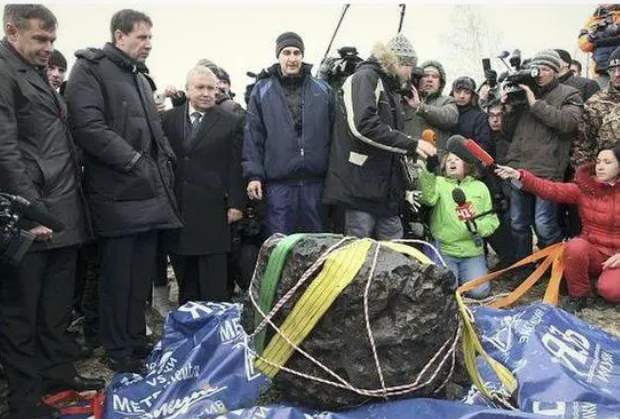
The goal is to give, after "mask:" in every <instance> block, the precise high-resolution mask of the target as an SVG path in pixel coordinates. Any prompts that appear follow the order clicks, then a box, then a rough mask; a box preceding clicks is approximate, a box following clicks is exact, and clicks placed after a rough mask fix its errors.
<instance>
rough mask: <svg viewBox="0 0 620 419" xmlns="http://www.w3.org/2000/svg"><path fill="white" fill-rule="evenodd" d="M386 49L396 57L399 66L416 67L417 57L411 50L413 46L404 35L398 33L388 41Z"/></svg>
mask: <svg viewBox="0 0 620 419" xmlns="http://www.w3.org/2000/svg"><path fill="white" fill-rule="evenodd" d="M387 47H388V48H389V49H390V50H391V51H392V52H393V53H394V54H396V56H397V57H398V60H399V61H400V64H401V65H411V66H414V67H415V66H416V65H417V64H418V55H417V54H416V53H415V50H414V49H413V45H411V42H409V40H408V39H407V38H405V35H403V34H402V33H399V34H398V35H396V36H395V37H394V38H392V39H390V42H388V44H387Z"/></svg>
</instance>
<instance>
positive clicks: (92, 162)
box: [66, 10, 182, 371]
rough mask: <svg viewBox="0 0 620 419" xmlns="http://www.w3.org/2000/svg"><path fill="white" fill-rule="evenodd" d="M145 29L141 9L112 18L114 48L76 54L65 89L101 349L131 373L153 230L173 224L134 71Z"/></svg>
mask: <svg viewBox="0 0 620 419" xmlns="http://www.w3.org/2000/svg"><path fill="white" fill-rule="evenodd" d="M151 27H152V22H151V19H150V18H149V17H148V16H146V15H145V14H143V13H140V12H137V11H134V10H121V11H119V12H117V13H115V14H114V16H113V17H112V22H111V35H112V41H113V42H112V43H107V44H106V45H105V46H104V47H103V49H94V48H93V49H88V50H83V51H78V52H77V53H76V56H77V57H78V59H77V62H76V63H75V65H74V67H73V70H72V72H71V76H70V77H69V82H68V83H67V89H66V98H67V103H68V105H69V110H70V112H71V128H72V129H73V136H74V138H75V140H76V142H77V143H78V144H79V145H80V147H81V148H82V149H83V151H84V179H83V185H84V192H85V194H86V199H87V201H88V204H89V209H90V213H91V217H92V224H93V229H94V231H95V234H96V235H97V236H98V238H99V255H100V303H99V304H100V314H101V324H100V330H101V332H100V333H101V336H100V337H101V343H102V344H103V347H104V348H105V349H106V352H107V353H108V359H109V363H110V367H111V368H113V369H115V370H116V371H136V370H138V369H139V368H140V365H139V364H138V362H137V360H138V359H140V358H142V357H144V356H145V355H146V352H147V351H148V350H149V348H148V346H147V345H146V323H145V317H144V306H145V303H146V300H147V298H148V296H149V293H150V288H151V280H152V278H153V276H154V272H155V259H156V256H155V255H156V249H157V235H158V231H160V230H167V229H175V228H180V227H181V226H182V223H181V221H180V216H179V213H178V209H177V205H176V201H175V198H174V192H173V190H172V186H173V176H174V175H173V173H172V170H173V169H172V165H173V161H174V159H175V157H174V153H173V152H172V149H171V148H170V144H169V143H168V140H167V139H166V136H165V135H164V132H163V130H162V127H161V119H160V117H159V114H158V113H157V110H156V106H155V102H154V100H153V92H152V89H151V86H150V84H149V82H148V80H147V78H146V77H145V76H144V74H143V73H145V72H147V69H146V67H145V65H144V62H145V60H146V58H147V57H148V55H149V53H150V51H151Z"/></svg>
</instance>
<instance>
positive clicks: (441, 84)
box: [420, 60, 447, 94]
mask: <svg viewBox="0 0 620 419" xmlns="http://www.w3.org/2000/svg"><path fill="white" fill-rule="evenodd" d="M426 67H435V68H436V69H437V70H439V78H440V80H439V90H438V91H437V93H438V94H441V93H442V92H443V89H444V88H445V87H446V78H447V76H446V70H445V69H444V68H443V65H441V63H440V62H439V61H435V60H428V61H424V62H423V63H422V64H420V68H421V69H422V70H424V69H425V68H426Z"/></svg>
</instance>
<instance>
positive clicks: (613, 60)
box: [607, 47, 620, 68]
mask: <svg viewBox="0 0 620 419" xmlns="http://www.w3.org/2000/svg"><path fill="white" fill-rule="evenodd" d="M619 65H620V47H618V48H616V49H615V50H614V52H612V53H611V55H610V56H609V64H608V65H607V68H612V67H618V66H619Z"/></svg>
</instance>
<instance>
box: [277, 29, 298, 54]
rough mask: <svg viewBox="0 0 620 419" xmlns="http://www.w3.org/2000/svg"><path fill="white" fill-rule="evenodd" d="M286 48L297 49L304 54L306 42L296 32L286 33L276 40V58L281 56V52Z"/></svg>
mask: <svg viewBox="0 0 620 419" xmlns="http://www.w3.org/2000/svg"><path fill="white" fill-rule="evenodd" d="M286 47H297V48H299V49H300V50H301V53H302V54H303V53H304V41H303V40H302V39H301V36H299V35H297V34H296V33H295V32H284V33H283V34H281V35H280V36H278V39H276V58H278V57H279V56H280V51H282V50H283V49H284V48H286Z"/></svg>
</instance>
